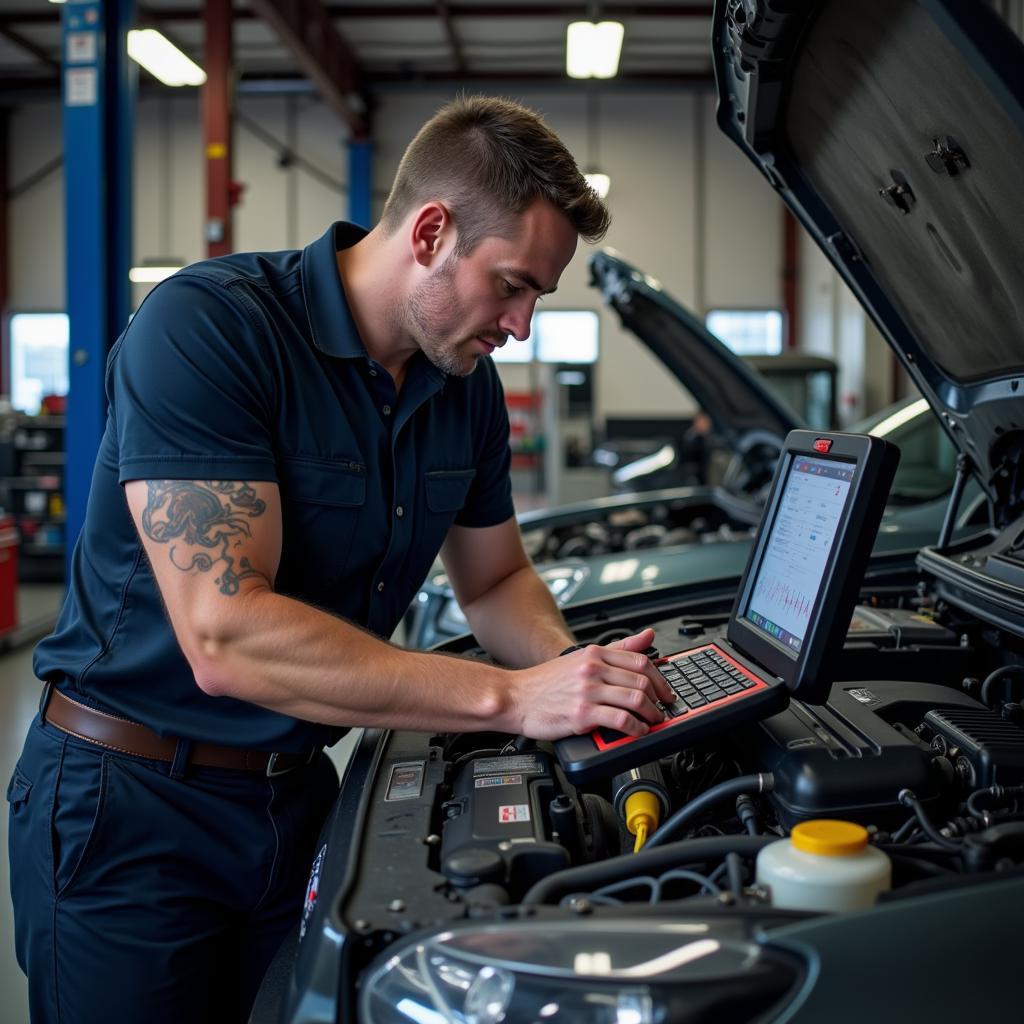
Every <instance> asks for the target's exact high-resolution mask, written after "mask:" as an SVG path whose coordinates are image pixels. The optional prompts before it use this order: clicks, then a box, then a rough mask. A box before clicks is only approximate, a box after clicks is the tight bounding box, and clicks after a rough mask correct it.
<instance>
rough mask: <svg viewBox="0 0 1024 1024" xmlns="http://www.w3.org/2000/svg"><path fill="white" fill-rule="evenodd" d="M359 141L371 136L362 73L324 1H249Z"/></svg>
mask: <svg viewBox="0 0 1024 1024" xmlns="http://www.w3.org/2000/svg"><path fill="white" fill-rule="evenodd" d="M251 6H252V9H253V10H254V11H255V12H256V13H257V14H258V15H259V16H260V17H262V18H263V20H264V21H266V22H267V23H268V24H269V25H270V26H271V27H272V28H273V29H274V31H275V32H277V34H278V35H279V36H280V37H281V41H282V42H283V43H284V44H285V46H286V47H287V48H288V49H289V50H291V51H292V53H293V54H294V55H295V58H296V60H297V61H298V62H299V66H300V67H301V68H302V70H303V71H304V72H305V74H306V75H307V76H308V77H309V79H310V81H312V82H313V83H314V84H315V85H316V87H317V91H318V92H319V93H320V95H321V96H322V97H323V99H324V102H325V103H326V104H327V105H328V106H329V107H331V109H332V110H334V112H335V113H336V114H338V116H339V117H340V118H341V119H342V120H343V121H344V122H345V123H346V124H347V125H348V126H349V130H350V131H351V132H352V135H353V137H354V138H356V139H362V138H365V137H366V136H367V135H368V134H369V123H368V120H367V109H368V105H367V102H366V97H365V95H364V93H363V72H362V69H361V68H360V66H359V62H358V61H357V60H356V56H355V54H354V53H353V52H352V50H351V48H350V47H349V45H348V43H347V42H346V41H345V39H344V37H343V36H342V35H341V33H339V32H338V30H337V29H336V28H335V27H334V23H333V21H332V20H331V15H330V13H328V10H327V8H326V7H325V6H324V4H323V3H322V2H321V0H251Z"/></svg>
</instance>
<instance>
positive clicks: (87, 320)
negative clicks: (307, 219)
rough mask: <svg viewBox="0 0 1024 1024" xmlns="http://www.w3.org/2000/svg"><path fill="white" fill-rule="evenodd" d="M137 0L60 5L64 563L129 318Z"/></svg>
mask: <svg viewBox="0 0 1024 1024" xmlns="http://www.w3.org/2000/svg"><path fill="white" fill-rule="evenodd" d="M134 17H135V0H100V2H97V0H68V2H67V3H66V4H65V5H64V8H63V12H62V36H63V38H62V55H63V56H62V61H61V78H62V84H61V91H62V97H63V115H64V122H63V124H64V232H65V247H66V252H65V263H66V281H67V311H68V316H69V319H70V330H71V342H70V351H69V358H70V373H69V392H68V406H67V428H66V430H65V437H66V439H67V440H66V442H65V448H66V465H65V470H64V500H65V505H66V510H67V518H66V521H65V540H66V545H67V547H66V559H67V562H66V569H67V575H68V577H69V578H70V572H71V554H72V551H73V550H74V544H75V541H76V540H77V538H78V534H79V532H80V530H81V528H82V523H83V522H84V520H85V507H86V502H87V499H88V495H89V484H90V481H91V480H92V469H93V463H94V462H95V460H96V453H97V451H98V450H99V446H100V439H101V437H102V436H103V427H104V417H105V413H106V399H105V396H104V388H103V371H104V366H105V364H106V357H107V352H108V351H109V349H110V346H111V344H112V343H113V341H114V339H115V338H116V337H117V335H118V334H119V333H120V332H121V331H122V330H123V328H124V325H125V324H126V323H127V322H128V314H129V312H130V284H129V281H128V270H129V267H130V264H131V244H132V233H131V231H132V127H133V119H134V108H135V88H136V86H135V83H136V74H135V72H134V70H133V66H132V62H131V61H130V60H129V58H128V52H127V34H128V30H129V29H130V28H131V27H132V24H133V22H134Z"/></svg>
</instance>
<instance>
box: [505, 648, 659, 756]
mask: <svg viewBox="0 0 1024 1024" xmlns="http://www.w3.org/2000/svg"><path fill="white" fill-rule="evenodd" d="M653 639H654V630H653V629H645V630H642V631H641V632H639V633H636V634H635V635H633V636H628V637H626V638H625V639H624V640H616V641H615V642H614V643H611V644H608V645H607V646H606V647H600V646H598V645H597V644H591V645H590V646H588V647H584V648H583V649H582V650H579V651H573V652H572V654H567V655H565V656H564V657H561V658H555V659H554V660H553V661H546V662H544V664H542V665H536V666H534V667H533V668H528V669H521V670H520V671H518V672H515V673H513V675H514V676H515V677H516V684H517V685H516V689H515V696H514V698H513V699H514V700H515V703H516V714H517V715H518V718H519V721H520V722H521V726H520V728H519V732H520V733H522V735H524V736H529V737H531V738H533V739H538V740H555V739H561V738H562V737H563V736H571V735H579V734H581V733H586V732H590V731H591V730H592V729H596V728H599V727H602V728H605V729H614V730H615V731H617V732H622V733H626V734H627V735H629V736H642V735H644V733H646V732H649V731H650V726H651V725H655V724H657V723H658V722H661V721H662V720H663V719H664V717H665V715H664V713H663V712H662V711H661V709H660V708H659V707H658V706H657V702H658V701H664V702H671V701H672V700H674V699H675V695H674V694H673V693H672V690H671V689H670V687H669V685H668V683H667V682H665V679H664V678H663V677H662V675H661V673H660V672H659V671H658V670H657V669H656V668H655V667H654V666H653V665H652V664H651V662H650V659H649V658H648V657H647V655H645V654H643V653H641V652H642V651H645V650H647V648H648V647H650V646H651V641H652V640H653Z"/></svg>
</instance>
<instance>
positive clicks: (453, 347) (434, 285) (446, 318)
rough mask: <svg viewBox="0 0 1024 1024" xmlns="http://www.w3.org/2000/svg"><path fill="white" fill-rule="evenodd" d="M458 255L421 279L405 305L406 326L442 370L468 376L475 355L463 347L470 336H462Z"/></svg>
mask: <svg viewBox="0 0 1024 1024" xmlns="http://www.w3.org/2000/svg"><path fill="white" fill-rule="evenodd" d="M454 280H455V257H454V256H449V257H448V259H446V260H445V261H444V263H442V264H441V266H440V267H439V268H438V271H437V273H436V274H435V275H434V276H433V277H432V278H431V279H430V280H429V281H424V282H422V283H421V284H420V285H419V286H418V287H417V288H416V290H415V291H414V292H413V293H412V294H411V295H410V296H409V298H408V300H407V302H406V305H405V318H404V319H405V320H406V329H407V330H408V331H409V333H410V334H411V335H412V336H413V337H414V338H415V339H416V342H417V344H418V345H419V347H420V349H421V350H422V352H423V354H424V355H425V356H426V357H427V359H429V360H430V362H431V363H433V365H434V366H436V367H437V368H438V369H439V370H440V371H441V372H442V373H447V374H449V375H451V376H453V377H468V376H469V375H470V374H471V373H472V372H473V371H474V370H475V369H476V364H477V359H476V357H475V355H470V356H469V357H468V362H467V355H466V354H464V353H463V352H462V351H461V350H462V349H463V348H465V346H466V344H467V341H468V340H471V339H467V338H463V337H460V335H459V328H460V326H461V325H462V323H463V320H464V318H463V316H462V313H461V310H460V308H459V301H458V294H457V292H456V290H455V285H454V283H453V282H454Z"/></svg>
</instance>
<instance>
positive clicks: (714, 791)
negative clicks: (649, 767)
mask: <svg viewBox="0 0 1024 1024" xmlns="http://www.w3.org/2000/svg"><path fill="white" fill-rule="evenodd" d="M774 788H775V776H774V775H772V773H771V772H763V773H759V774H757V775H741V776H740V777H739V778H738V779H728V780H727V781H725V782H720V783H719V784H718V785H717V786H712V787H711V788H710V789H709V790H706V791H705V792H703V793H701V795H700V796H698V797H695V798H694V799H693V800H691V801H690V802H689V803H688V804H684V805H683V806H682V807H680V808H679V810H678V811H676V813H675V814H673V815H672V817H670V818H669V819H668V821H666V822H665V823H664V824H663V825H662V826H661V828H659V829H658V830H657V832H655V833H654V834H653V835H652V836H651V837H650V838H649V839H648V840H647V842H646V843H645V844H644V849H645V850H649V849H651V847H653V846H661V845H662V843H666V842H668V841H669V840H670V839H671V838H672V837H673V836H674V835H675V834H676V833H677V832H678V831H679V830H680V829H681V828H683V826H684V825H688V824H689V823H690V822H691V821H693V819H694V818H696V817H699V816H700V815H701V814H703V813H704V812H705V811H706V810H708V809H709V808H711V807H714V806H715V804H717V803H719V802H720V801H722V800H726V799H729V798H732V797H737V796H739V795H740V794H741V793H751V792H753V793H769V792H771V791H772V790H773V789H774Z"/></svg>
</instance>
